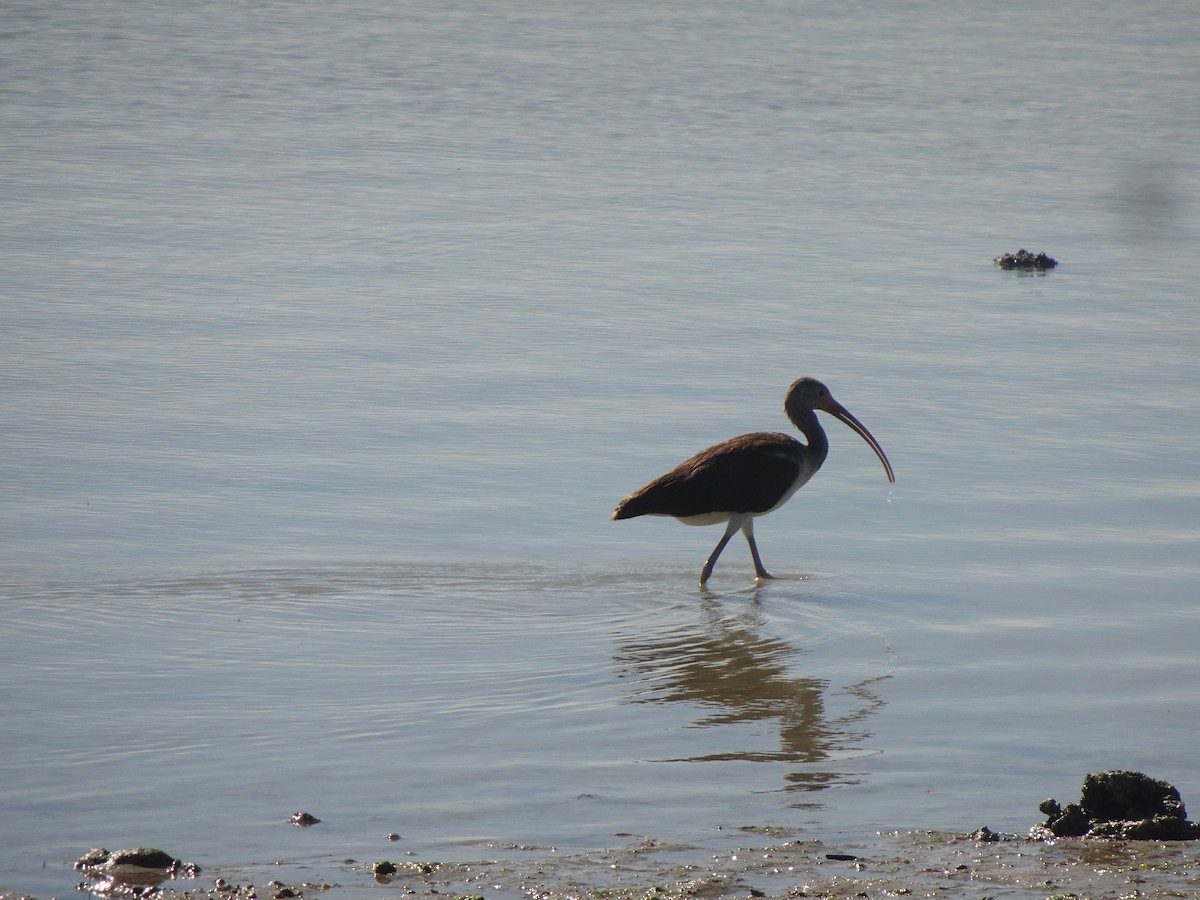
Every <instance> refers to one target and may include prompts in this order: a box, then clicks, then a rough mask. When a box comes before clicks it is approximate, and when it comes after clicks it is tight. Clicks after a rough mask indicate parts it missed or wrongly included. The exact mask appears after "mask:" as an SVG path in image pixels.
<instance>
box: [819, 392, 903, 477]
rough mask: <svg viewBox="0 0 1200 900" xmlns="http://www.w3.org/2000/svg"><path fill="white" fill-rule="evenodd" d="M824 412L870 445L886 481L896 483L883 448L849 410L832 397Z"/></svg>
mask: <svg viewBox="0 0 1200 900" xmlns="http://www.w3.org/2000/svg"><path fill="white" fill-rule="evenodd" d="M825 412H827V413H829V414H830V415H831V416H836V417H837V418H838V419H841V420H842V421H843V422H845V423H846V424H847V425H848V426H849V427H850V428H851V429H852V430H853V431H854V433H855V434H857V435H858V436H859V437H860V438H862V439H863V440H864V441H866V442H867V443H868V444H870V445H871V449H872V450H874V451H875V455H876V456H878V457H879V461H880V462H881V463H883V470H884V471H885V472H887V477H888V481H889V482H890V483H892V484H895V483H896V475H895V473H894V472H892V464H891V463H890V462H888V458H887V454H886V453H884V452H883V448H882V447H880V446H879V441H877V440H875V436H874V435H873V434H871V432H869V431H867V426H866V425H864V424H863V423H862V422H860V421H858V419H856V418H854V416H852V415H851V414H850V410H848V409H846V407H844V406H842V404H840V403H838V402H837V401H836V400H834V399H833V398H832V397H830V398H829V405H828V406H826V407H825Z"/></svg>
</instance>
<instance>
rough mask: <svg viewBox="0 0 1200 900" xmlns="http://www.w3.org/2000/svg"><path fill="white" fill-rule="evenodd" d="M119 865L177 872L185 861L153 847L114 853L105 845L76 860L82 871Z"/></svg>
mask: <svg viewBox="0 0 1200 900" xmlns="http://www.w3.org/2000/svg"><path fill="white" fill-rule="evenodd" d="M117 866H134V867H136V868H139V869H161V870H163V871H166V872H176V871H178V870H179V869H180V868H181V867H182V866H183V862H182V861H181V860H178V859H176V858H175V857H173V856H172V855H171V854H170V853H166V852H164V851H162V850H157V849H155V848H153V847H133V848H130V849H128V850H116V851H114V852H112V853H109V852H108V851H107V850H105V849H104V848H103V847H96V848H94V849H92V850H89V851H88V852H87V853H85V854H83V856H81V857H79V859H77V860H75V868H76V869H79V870H81V871H82V870H83V869H99V868H105V869H113V868H115V867H117Z"/></svg>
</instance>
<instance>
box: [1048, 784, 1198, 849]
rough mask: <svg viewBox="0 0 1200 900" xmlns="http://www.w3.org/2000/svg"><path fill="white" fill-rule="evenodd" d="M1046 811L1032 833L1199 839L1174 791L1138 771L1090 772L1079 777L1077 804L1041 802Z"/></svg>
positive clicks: (1135, 838)
mask: <svg viewBox="0 0 1200 900" xmlns="http://www.w3.org/2000/svg"><path fill="white" fill-rule="evenodd" d="M1038 809H1039V810H1041V811H1042V812H1043V813H1044V814H1045V815H1046V817H1047V818H1046V822H1045V823H1044V824H1043V825H1039V826H1034V830H1035V832H1037V831H1042V832H1048V833H1049V834H1051V835H1054V836H1055V837H1099V838H1125V839H1128V840H1162V841H1188V840H1197V839H1200V825H1197V824H1195V823H1193V822H1189V821H1188V819H1187V810H1186V809H1185V807H1184V805H1183V800H1182V799H1181V798H1180V796H1179V791H1178V790H1176V789H1175V787H1174V786H1173V785H1170V784H1167V782H1165V781H1159V780H1157V779H1155V778H1150V777H1149V776H1147V775H1143V774H1142V773H1141V772H1121V771H1110V772H1093V773H1090V774H1088V775H1085V776H1084V779H1083V791H1082V793H1081V796H1080V798H1079V802H1078V803H1068V804H1067V805H1066V806H1065V807H1062V806H1059V804H1058V801H1056V800H1043V801H1042V803H1041V805H1040V806H1039V807H1038Z"/></svg>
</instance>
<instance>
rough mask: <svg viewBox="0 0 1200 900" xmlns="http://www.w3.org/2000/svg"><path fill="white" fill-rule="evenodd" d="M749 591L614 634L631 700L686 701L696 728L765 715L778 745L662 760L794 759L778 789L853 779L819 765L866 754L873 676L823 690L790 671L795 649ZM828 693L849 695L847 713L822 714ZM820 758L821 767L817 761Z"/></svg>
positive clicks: (877, 703) (820, 683) (824, 683)
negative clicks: (661, 626)
mask: <svg viewBox="0 0 1200 900" xmlns="http://www.w3.org/2000/svg"><path fill="white" fill-rule="evenodd" d="M760 627H761V607H760V605H759V599H758V594H757V592H756V593H755V595H754V596H753V597H752V599H751V600H750V602H749V603H748V604H747V605H746V606H745V607H744V608H743V609H742V610H741V611H740V612H739V613H738V614H730V613H728V612H726V611H725V610H724V609H723V608H722V606H721V604H720V603H718V602H717V601H716V600H713V599H711V598H709V599H706V600H705V601H703V603H702V606H701V621H700V622H699V623H697V625H696V626H695V627H692V628H688V629H683V630H680V629H674V630H672V631H671V633H670V634H663V635H656V636H654V637H651V638H645V637H643V638H640V639H621V641H620V643H619V644H618V648H617V651H616V664H617V668H618V671H619V672H621V673H622V674H623V675H625V676H627V677H630V678H631V680H633V681H634V682H635V686H634V687H633V690H632V692H631V695H630V698H629V699H630V702H632V703H664V704H665V703H690V704H692V705H694V706H695V707H697V708H698V709H699V710H701V711H702V715H701V716H700V718H699V719H697V721H696V723H695V727H697V728H707V727H714V726H721V725H736V724H743V723H753V722H763V721H770V720H774V721H776V722H777V723H778V729H779V747H778V749H762V748H759V749H747V750H723V751H720V752H714V753H702V754H697V755H695V756H689V757H686V758H685V759H684V760H668V761H694V762H710V761H747V762H755V761H762V762H792V763H797V764H803V767H802V768H796V769H795V770H793V771H791V772H789V773H788V774H787V775H786V776H785V784H784V790H787V791H815V790H820V789H822V788H824V787H827V786H829V785H831V784H846V783H852V782H854V781H855V780H856V779H855V777H854V776H853V775H852V774H851V773H849V772H846V771H842V770H841V768H842V767H840V766H839V767H837V769H835V770H832V771H831V770H829V766H828V763H831V762H837V761H839V760H840V761H845V760H847V759H850V758H853V757H856V756H862V755H865V754H869V753H871V751H870V750H869V749H868V748H867V747H866V746H865V741H866V739H867V738H868V736H869V732H868V731H866V730H865V729H864V727H863V724H864V721H865V720H866V719H867V718H868V717H869V716H870V715H871V714H872V713H873V712H874V711H875V710H877V709H879V708H880V707H881V706H882V705H883V702H884V701H883V700H882V698H881V697H880V696H879V695H878V693H877V692H876V687H877V685H878V682H879V681H881V680H883V679H885V678H887V677H888V676H886V675H881V676H879V677H876V678H871V679H867V680H865V681H862V682H859V683H857V684H851V685H839V686H836V687H832V688H831V684H830V681H829V680H828V679H825V678H816V677H812V676H805V675H799V674H797V673H796V672H795V671H794V664H795V662H796V659H797V657H799V656H801V655H802V654H803V653H804V651H803V650H802V649H800V648H798V647H795V646H793V645H791V644H789V643H788V642H787V641H784V640H782V639H780V638H778V637H770V636H767V635H763V634H761V633H760V631H759V629H760ZM831 690H833V691H834V692H835V693H836V694H837V695H838V696H839V697H848V698H849V699H850V704H849V705H850V707H851V708H850V710H849V711H848V712H846V713H844V714H841V715H836V716H834V717H830V715H829V714H828V713H827V711H826V698H827V697H828V696H830V691H831ZM823 762H824V763H826V764H827V765H825V766H822V765H821V763H823Z"/></svg>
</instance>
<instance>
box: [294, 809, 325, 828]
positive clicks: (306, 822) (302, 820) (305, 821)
mask: <svg viewBox="0 0 1200 900" xmlns="http://www.w3.org/2000/svg"><path fill="white" fill-rule="evenodd" d="M290 821H291V823H292V824H293V825H295V826H296V827H297V828H308V827H310V826H312V825H316V824H317V823H318V822H320V821H321V820H320V819H318V818H317V817H316V816H314V815H313V814H312V813H307V812H296V813H292V818H291V819H290Z"/></svg>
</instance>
